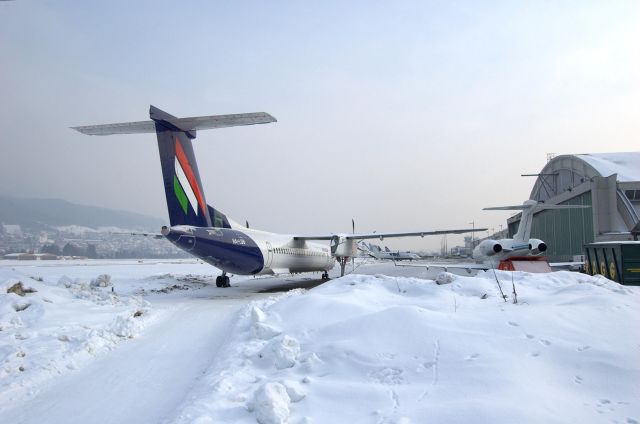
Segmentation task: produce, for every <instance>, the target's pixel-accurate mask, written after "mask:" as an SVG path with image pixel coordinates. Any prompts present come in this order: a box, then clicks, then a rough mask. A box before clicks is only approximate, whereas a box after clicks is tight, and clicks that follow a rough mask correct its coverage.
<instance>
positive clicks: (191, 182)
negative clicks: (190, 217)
mask: <svg viewBox="0 0 640 424" xmlns="http://www.w3.org/2000/svg"><path fill="white" fill-rule="evenodd" d="M175 151H176V157H175V171H176V173H175V175H174V177H173V188H174V192H175V194H176V197H177V198H178V202H179V203H180V206H181V207H182V210H183V211H184V213H185V215H186V214H187V206H188V205H191V208H192V209H193V211H194V212H195V214H196V215H198V213H199V212H198V208H199V209H200V210H201V211H202V213H203V214H206V213H207V212H206V210H205V206H204V205H205V202H204V198H203V196H202V190H200V187H199V186H198V182H197V180H196V177H195V175H194V173H193V170H192V169H191V166H190V165H189V161H188V159H187V156H186V154H185V152H184V150H183V149H182V146H181V145H180V141H179V140H178V138H177V137H176V144H175Z"/></svg>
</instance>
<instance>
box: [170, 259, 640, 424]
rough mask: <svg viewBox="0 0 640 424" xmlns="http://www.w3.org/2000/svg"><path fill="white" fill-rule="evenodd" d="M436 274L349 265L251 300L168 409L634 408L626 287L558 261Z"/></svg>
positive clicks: (637, 369) (402, 417)
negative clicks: (535, 269)
mask: <svg viewBox="0 0 640 424" xmlns="http://www.w3.org/2000/svg"><path fill="white" fill-rule="evenodd" d="M496 277H497V278H498V279H499V281H500V282H501V287H502V290H503V291H504V293H505V294H506V295H507V296H508V299H507V301H506V302H505V301H504V300H503V299H502V297H501V294H500V291H499V289H498V284H497V282H496ZM438 280H439V282H440V283H443V284H442V285H439V284H436V282H435V281H430V280H421V279H414V278H399V277H397V278H393V277H386V276H382V275H376V276H363V275H351V276H347V277H344V278H340V279H338V280H334V281H331V282H329V283H327V284H324V285H322V286H320V287H317V288H315V289H313V290H311V291H308V292H303V291H295V292H293V293H288V294H286V295H283V296H281V297H279V298H269V299H267V300H263V301H257V302H253V303H252V304H251V305H250V306H249V308H248V309H247V310H246V311H245V313H244V314H243V316H242V317H240V319H239V321H238V322H237V328H236V329H235V331H234V334H235V336H234V337H233V339H232V340H229V341H228V344H227V346H226V348H225V350H224V351H223V352H222V354H221V355H218V358H224V359H223V360H220V361H219V362H218V363H217V364H216V365H214V366H213V367H212V368H211V369H210V370H209V372H208V373H207V375H206V376H205V377H204V379H203V381H202V382H201V384H200V386H199V387H196V388H195V389H194V390H193V392H192V393H191V395H190V396H189V400H188V401H187V402H186V404H185V405H184V407H183V408H182V410H181V411H180V413H179V414H178V416H177V418H176V421H177V422H241V423H242V422H244V423H255V422H258V423H261V424H275V423H287V422H292V423H298V422H318V423H324V422H349V423H360V422H363V423H365V422H366V423H370V422H377V423H421V422H425V421H429V422H443V423H445V422H446V423H452V422H453V423H458V422H459V423H467V422H491V423H513V422H519V423H527V422H531V423H532V422H536V423H537V422H545V423H566V422H603V421H614V422H626V423H634V422H638V421H639V420H640V401H639V399H640V365H639V363H638V358H639V357H640V343H639V342H638V340H639V338H638V336H639V335H640V333H639V330H638V328H640V319H639V313H640V312H639V311H640V291H639V290H638V288H635V287H624V286H620V285H618V284H617V283H614V282H611V281H609V280H606V279H604V278H599V277H591V276H586V275H582V274H576V273H569V272H557V273H551V274H526V273H521V272H516V273H508V272H500V271H499V272H497V273H496V274H494V273H493V272H490V273H484V274H482V275H479V276H477V277H461V276H455V275H453V274H443V275H440V276H439V277H438ZM513 287H515V290H516V291H517V299H518V303H517V304H514V303H513V302H512V300H513V298H514V295H513Z"/></svg>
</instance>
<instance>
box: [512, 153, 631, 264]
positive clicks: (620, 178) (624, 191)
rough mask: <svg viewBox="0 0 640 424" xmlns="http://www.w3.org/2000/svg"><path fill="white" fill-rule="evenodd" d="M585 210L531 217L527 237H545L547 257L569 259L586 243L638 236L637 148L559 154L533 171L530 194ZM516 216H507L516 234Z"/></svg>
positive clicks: (547, 201)
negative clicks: (529, 231) (622, 150)
mask: <svg viewBox="0 0 640 424" xmlns="http://www.w3.org/2000/svg"><path fill="white" fill-rule="evenodd" d="M529 198H530V199H532V200H537V201H544V202H545V203H550V204H577V205H589V206H591V208H586V209H556V210H544V211H541V212H538V213H536V214H535V215H534V218H533V225H532V227H531V237H532V238H538V239H541V240H544V241H545V243H546V244H547V246H548V250H547V252H546V253H547V256H548V257H549V259H550V260H552V261H570V260H572V259H573V256H574V255H580V254H582V250H583V245H584V244H586V243H592V242H600V241H614V240H633V239H634V238H636V239H637V237H638V232H639V231H640V152H625V153H592V154H579V155H562V156H556V157H554V158H553V159H551V160H550V161H549V162H547V164H546V165H545V167H544V168H543V169H542V171H540V173H539V174H537V179H536V182H535V184H534V186H533V189H532V190H531V194H530V196H529ZM520 216H521V214H517V215H515V216H513V217H511V218H509V219H508V220H507V223H508V226H509V234H510V235H511V236H512V235H513V234H515V232H516V231H517V228H518V224H519V222H520Z"/></svg>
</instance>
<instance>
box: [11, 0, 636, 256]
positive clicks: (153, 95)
mask: <svg viewBox="0 0 640 424" xmlns="http://www.w3.org/2000/svg"><path fill="white" fill-rule="evenodd" d="M638 40H640V2H637V1H626V2H625V1H615V2H610V1H601V2H589V1H584V0H580V1H563V2H557V1H521V2H514V1H504V2H489V1H487V2H479V1H415V2H411V1H394V2H378V1H362V2H357V1H349V2H343V1H336V2H331V1H323V2H301V1H291V2H284V1H283V2H278V1H273V2H270V1H256V2H247V1H237V2H214V1H201V2H195V1H193V2H190V1H184V2H167V1H158V0H155V1H109V2H79V1H60V0H56V1H28V0H18V1H13V2H0V47H1V49H0V53H1V54H2V61H1V66H0V78H1V81H2V90H1V95H0V107H1V109H0V128H2V132H3V134H2V138H1V140H2V141H1V143H2V156H1V157H2V160H1V166H0V194H9V195H18V196H24V197H52V198H62V199H66V200H69V201H72V202H76V203H82V204H88V205H96V206H104V207H111V208H117V209H124V210H129V211H137V212H141V213H145V214H149V215H154V216H158V217H161V218H165V219H166V217H167V215H166V204H165V198H164V191H163V186H162V180H161V171H160V164H159V159H158V152H157V146H156V140H155V136H154V135H152V134H148V135H131V136H111V137H88V136H84V135H81V134H79V133H76V132H75V131H72V130H70V129H69V128H68V127H70V126H75V125H88V124H99V123H111V122H122V121H136V120H144V119H148V108H149V104H153V105H155V106H158V107H160V108H162V109H165V110H166V111H168V112H170V113H172V114H174V115H177V116H197V115H209V114H226V113H242V112H258V111H265V112H269V113H271V114H272V115H274V116H275V117H276V118H277V119H278V122H277V123H275V124H269V125H259V126H253V127H245V128H230V129H221V130H214V131H202V132H200V133H199V134H198V139H197V140H196V142H195V150H196V155H197V158H198V165H199V168H200V172H201V177H202V181H203V185H204V191H205V193H206V196H207V201H208V203H209V204H211V205H214V206H215V207H217V208H219V209H220V210H222V211H223V212H225V213H227V215H229V216H230V217H232V218H234V219H236V220H237V221H240V222H244V220H245V219H247V220H249V222H250V223H251V225H252V227H254V228H260V229H265V230H271V231H277V232H288V233H294V232H298V233H316V232H333V231H350V230H351V218H352V217H353V218H355V220H356V227H357V228H356V229H357V230H360V231H373V230H377V231H402V230H430V229H445V228H460V227H469V226H470V223H471V222H472V221H474V222H475V226H476V227H478V226H485V227H489V228H495V229H496V230H497V229H498V227H499V225H500V224H504V223H505V219H506V218H507V217H508V216H509V214H508V213H506V212H485V211H482V210H481V209H482V207H485V206H497V205H503V204H514V203H521V202H522V201H524V200H525V199H527V198H528V197H529V194H530V191H531V188H532V186H533V183H534V179H533V178H523V177H520V174H522V173H535V172H538V171H540V169H541V168H542V167H543V166H544V164H545V162H546V154H547V153H551V152H552V153H556V154H567V153H594V152H615V151H632V150H638V145H639V140H638V137H637V135H638V133H639V130H640V119H638V117H639V116H640V84H639V83H640V49H639V48H638ZM449 240H450V241H449V245H450V246H452V245H453V244H455V241H456V240H457V239H455V238H453V237H452V238H450V239H449ZM439 243H440V239H439V238H434V239H431V240H428V241H427V240H422V241H415V242H408V241H407V240H404V241H396V242H392V241H389V242H388V245H389V246H391V247H398V248H401V247H405V246H406V247H411V248H420V247H432V246H438V245H439Z"/></svg>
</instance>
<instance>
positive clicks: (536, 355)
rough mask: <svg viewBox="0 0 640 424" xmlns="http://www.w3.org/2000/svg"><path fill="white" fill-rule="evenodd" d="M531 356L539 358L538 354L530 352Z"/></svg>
mask: <svg viewBox="0 0 640 424" xmlns="http://www.w3.org/2000/svg"><path fill="white" fill-rule="evenodd" d="M531 356H533V357H534V358H537V357H538V356H540V352H531Z"/></svg>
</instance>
